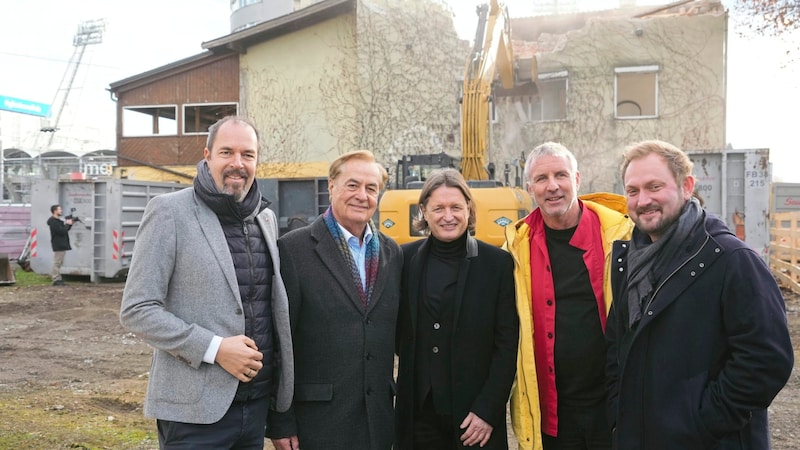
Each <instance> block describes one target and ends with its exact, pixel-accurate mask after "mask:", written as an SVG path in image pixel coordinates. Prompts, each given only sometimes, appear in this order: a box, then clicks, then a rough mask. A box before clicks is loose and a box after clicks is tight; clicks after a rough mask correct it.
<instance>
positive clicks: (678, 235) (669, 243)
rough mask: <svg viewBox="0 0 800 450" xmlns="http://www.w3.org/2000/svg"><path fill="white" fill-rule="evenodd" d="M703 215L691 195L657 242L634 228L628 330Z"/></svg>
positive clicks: (631, 248) (629, 271) (631, 241)
mask: <svg viewBox="0 0 800 450" xmlns="http://www.w3.org/2000/svg"><path fill="white" fill-rule="evenodd" d="M703 217H704V214H703V210H702V209H701V208H700V202H698V201H697V199H695V198H694V197H692V198H690V199H689V201H688V202H686V205H685V206H684V207H683V211H682V212H681V215H680V217H678V220H676V221H675V223H673V224H672V225H670V227H669V228H668V229H667V231H666V232H665V233H664V235H663V236H661V238H659V239H658V240H657V241H655V242H652V241H651V240H650V237H649V236H647V235H646V234H645V233H642V232H641V231H639V229H638V228H636V229H634V230H633V235H632V236H631V240H630V244H629V245H630V249H629V250H628V325H629V326H630V327H631V329H633V328H635V327H636V325H637V324H638V323H639V320H641V318H642V306H643V305H644V304H645V302H646V301H647V300H648V299H649V298H650V297H651V296H652V295H653V294H654V292H653V289H655V286H657V285H658V283H659V282H660V281H661V280H662V279H663V277H664V276H665V275H666V274H665V273H664V269H665V268H666V266H667V265H668V264H670V262H672V260H673V258H674V257H675V255H676V253H677V252H678V250H679V249H680V248H681V243H683V242H685V241H686V240H687V239H688V237H689V235H691V233H692V230H693V229H694V228H695V227H697V226H698V225H700V224H701V223H702V220H703Z"/></svg>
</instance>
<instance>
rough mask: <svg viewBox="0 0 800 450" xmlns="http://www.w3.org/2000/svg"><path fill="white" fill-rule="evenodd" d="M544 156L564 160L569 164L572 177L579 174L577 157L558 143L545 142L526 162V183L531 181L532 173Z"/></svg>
mask: <svg viewBox="0 0 800 450" xmlns="http://www.w3.org/2000/svg"><path fill="white" fill-rule="evenodd" d="M543 156H555V157H558V158H564V159H566V160H567V161H568V162H569V165H570V169H571V170H572V175H573V176H575V174H576V173H578V161H577V160H576V159H575V155H573V154H572V152H571V151H569V150H568V149H567V147H564V146H563V145H561V144H559V143H558V142H545V143H544V144H541V145H539V146H537V147H536V148H534V149H533V150H531V153H530V155H528V158H527V159H526V160H525V181H526V182H530V181H531V172H532V171H533V166H535V165H536V162H537V161H538V160H539V158H541V157H543Z"/></svg>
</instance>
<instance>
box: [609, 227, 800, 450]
mask: <svg viewBox="0 0 800 450" xmlns="http://www.w3.org/2000/svg"><path fill="white" fill-rule="evenodd" d="M704 224H705V227H704V228H703V227H700V230H699V231H698V232H695V234H694V235H693V236H691V237H690V238H689V239H687V240H686V241H685V242H684V243H682V244H681V245H682V246H683V248H681V249H680V250H679V252H678V255H677V256H676V257H675V260H674V261H672V262H670V263H669V265H668V266H667V267H666V270H665V272H664V273H666V274H672V275H670V276H668V277H666V279H665V280H664V281H662V283H661V285H660V287H656V288H655V292H656V293H655V297H654V299H653V301H652V302H651V303H650V306H648V307H646V308H644V309H643V311H642V319H641V321H640V323H639V325H638V327H636V330H635V331H631V330H630V327H629V326H628V309H627V301H625V300H622V301H620V300H617V301H615V302H614V304H613V306H612V308H611V312H610V315H609V318H608V323H607V327H606V339H607V341H608V343H609V352H608V366H607V380H608V388H609V389H608V391H609V417H610V419H611V422H612V424H613V425H614V426H615V427H616V430H615V435H614V437H615V441H616V443H617V447H616V448H618V449H626V450H627V449H630V450H634V449H647V450H660V449H663V450H671V449H678V448H680V449H712V448H713V449H768V448H769V438H770V434H769V426H768V424H767V407H768V406H769V404H770V402H772V399H773V398H774V397H775V395H777V393H778V392H779V391H780V390H781V388H783V386H784V384H785V383H786V381H787V379H788V377H789V375H790V373H791V371H792V364H793V350H792V344H791V342H790V341H789V330H788V326H787V321H786V313H785V305H784V301H783V297H782V296H781V292H780V290H779V289H778V286H777V285H776V283H775V280H774V279H773V277H772V275H771V274H770V271H769V268H768V267H767V266H766V264H764V261H762V259H761V258H760V257H759V256H758V255H757V254H756V253H755V252H754V251H753V250H751V249H750V248H749V247H747V245H746V244H745V243H744V242H742V241H740V240H739V239H737V238H736V237H735V236H733V235H732V234H731V233H730V231H729V230H728V229H727V227H726V226H725V224H724V223H723V222H722V221H721V220H720V219H718V218H717V217H714V216H711V215H708V216H706V217H705V218H704ZM611 261H612V263H611V264H612V267H611V273H612V275H611V277H612V288H613V289H614V298H615V299H626V298H627V293H626V282H625V279H626V277H625V274H626V269H627V266H626V264H627V244H626V243H625V242H619V241H618V242H616V243H615V245H614V249H613V252H612V258H611Z"/></svg>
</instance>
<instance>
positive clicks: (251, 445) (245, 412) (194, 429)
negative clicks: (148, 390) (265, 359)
mask: <svg viewBox="0 0 800 450" xmlns="http://www.w3.org/2000/svg"><path fill="white" fill-rule="evenodd" d="M268 410H269V397H262V398H259V399H255V400H248V401H244V402H233V404H231V407H230V408H228V411H227V412H226V413H225V415H224V416H222V419H220V420H219V421H218V422H217V423H211V424H196V423H182V422H172V421H169V420H157V421H156V423H157V425H158V446H159V448H160V449H161V450H190V449H191V450H194V449H201V450H202V449H207V450H212V449H213V450H217V449H237V450H263V448H264V429H265V428H266V424H267V411H268Z"/></svg>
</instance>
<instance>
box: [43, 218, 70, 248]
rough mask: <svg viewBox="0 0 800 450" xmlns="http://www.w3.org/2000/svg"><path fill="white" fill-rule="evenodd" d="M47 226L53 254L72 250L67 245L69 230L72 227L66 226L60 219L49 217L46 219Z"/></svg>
mask: <svg viewBox="0 0 800 450" xmlns="http://www.w3.org/2000/svg"><path fill="white" fill-rule="evenodd" d="M47 226H48V227H50V243H51V244H52V245H53V251H54V252H63V251H67V250H72V247H70V245H69V233H68V232H69V229H70V228H72V225H66V224H65V223H64V222H62V221H61V219H57V218H56V217H55V216H50V218H49V219H47Z"/></svg>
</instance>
